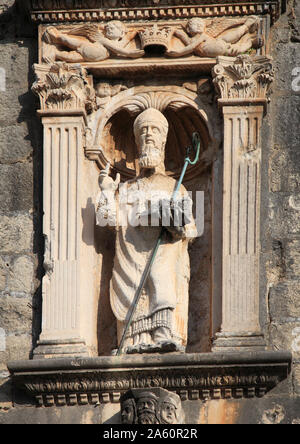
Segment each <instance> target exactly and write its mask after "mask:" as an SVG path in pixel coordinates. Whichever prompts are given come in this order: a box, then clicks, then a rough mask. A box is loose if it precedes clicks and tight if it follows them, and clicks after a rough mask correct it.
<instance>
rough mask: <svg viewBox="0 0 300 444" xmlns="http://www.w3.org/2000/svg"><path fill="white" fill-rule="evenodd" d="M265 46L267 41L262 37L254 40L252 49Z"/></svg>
mask: <svg viewBox="0 0 300 444" xmlns="http://www.w3.org/2000/svg"><path fill="white" fill-rule="evenodd" d="M264 44H265V40H264V38H263V37H262V36H259V37H256V38H255V39H253V40H252V47H253V48H254V49H260V48H262V47H263V46H264Z"/></svg>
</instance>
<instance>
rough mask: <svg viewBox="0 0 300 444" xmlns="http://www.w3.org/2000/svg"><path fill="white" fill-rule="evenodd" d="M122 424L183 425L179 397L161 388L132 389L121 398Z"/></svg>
mask: <svg viewBox="0 0 300 444" xmlns="http://www.w3.org/2000/svg"><path fill="white" fill-rule="evenodd" d="M121 418H122V424H127V425H129V424H144V425H145V424H183V421H184V413H183V409H182V405H181V399H180V397H179V396H178V395H177V394H176V393H173V392H169V391H168V390H164V389H162V388H153V389H133V390H129V391H128V392H126V393H125V394H124V395H123V396H122V398H121Z"/></svg>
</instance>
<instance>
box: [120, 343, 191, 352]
mask: <svg viewBox="0 0 300 444" xmlns="http://www.w3.org/2000/svg"><path fill="white" fill-rule="evenodd" d="M174 352H180V353H184V352H185V347H183V346H182V345H180V344H179V343H178V342H176V341H172V340H164V341H160V342H157V343H156V344H138V345H131V346H129V347H127V349H126V354H128V355H133V354H144V353H174Z"/></svg>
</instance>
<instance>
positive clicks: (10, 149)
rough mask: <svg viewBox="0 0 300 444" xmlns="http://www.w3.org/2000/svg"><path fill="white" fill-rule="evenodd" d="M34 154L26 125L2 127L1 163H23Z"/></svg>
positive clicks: (0, 128)
mask: <svg viewBox="0 0 300 444" xmlns="http://www.w3.org/2000/svg"><path fill="white" fill-rule="evenodd" d="M31 154H32V146H31V142H30V140H29V138H28V128H27V126H26V124H25V123H22V124H20V125H10V126H4V127H0V158H1V163H2V164H5V163H12V162H22V161H24V160H26V159H27V158H28V157H29V156H30V155H31Z"/></svg>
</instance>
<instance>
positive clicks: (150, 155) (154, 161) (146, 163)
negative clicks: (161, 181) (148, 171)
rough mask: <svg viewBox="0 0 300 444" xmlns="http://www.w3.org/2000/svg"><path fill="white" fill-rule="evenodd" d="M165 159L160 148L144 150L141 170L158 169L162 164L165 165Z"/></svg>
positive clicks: (141, 157) (141, 158)
mask: <svg viewBox="0 0 300 444" xmlns="http://www.w3.org/2000/svg"><path fill="white" fill-rule="evenodd" d="M163 161H164V159H163V156H162V153H161V151H160V150H159V149H158V148H154V147H153V148H152V147H151V149H145V150H142V152H141V155H140V158H139V164H140V167H141V168H156V167H158V166H159V165H160V164H161V163H163Z"/></svg>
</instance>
